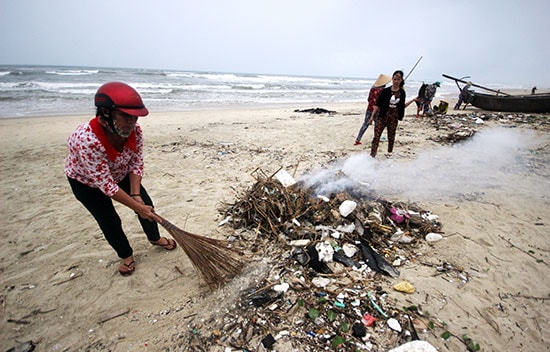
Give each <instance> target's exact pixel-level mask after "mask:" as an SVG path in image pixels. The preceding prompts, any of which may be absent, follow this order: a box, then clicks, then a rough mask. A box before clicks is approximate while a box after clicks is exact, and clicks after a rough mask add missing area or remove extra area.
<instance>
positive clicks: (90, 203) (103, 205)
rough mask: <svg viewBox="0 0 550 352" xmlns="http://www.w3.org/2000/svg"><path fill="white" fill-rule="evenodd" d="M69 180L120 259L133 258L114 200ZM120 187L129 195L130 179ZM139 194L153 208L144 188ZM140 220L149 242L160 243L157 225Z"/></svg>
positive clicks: (126, 178)
mask: <svg viewBox="0 0 550 352" xmlns="http://www.w3.org/2000/svg"><path fill="white" fill-rule="evenodd" d="M67 178H68V180H69V184H70V185H71V189H72V190H73V193H74V195H75V197H76V199H78V200H79V201H80V202H81V203H82V204H83V205H84V206H85V207H86V209H88V211H89V212H90V214H92V216H93V217H94V219H95V220H96V221H97V223H98V225H99V228H100V229H101V231H102V232H103V235H104V236H105V239H106V240H107V242H109V244H110V245H111V247H113V249H114V250H115V251H116V253H117V255H118V256H119V258H128V257H129V256H131V255H132V254H133V250H132V247H131V246H130V243H129V242H128V238H127V237H126V234H125V233H124V230H122V221H121V220H120V217H119V216H118V214H117V212H116V210H115V207H114V205H113V201H112V199H111V198H109V197H107V196H106V195H105V194H104V193H103V192H101V191H100V190H99V189H97V188H91V187H88V186H86V185H85V184H83V183H81V182H78V181H77V180H75V179H72V178H70V177H67ZM118 186H119V187H120V188H122V189H123V190H124V191H125V192H126V193H128V194H129V193H130V178H129V177H128V176H126V177H125V178H124V179H123V180H122V181H120V183H119V184H118ZM139 192H140V194H141V199H143V201H144V202H145V204H146V205H150V206H153V201H152V200H151V197H149V195H148V194H147V191H146V190H145V188H144V187H143V186H140V190H139ZM138 219H139V222H140V223H141V227H142V228H143V231H144V232H145V234H146V235H147V238H148V239H149V241H158V240H159V239H160V234H159V229H158V225H157V223H156V222H154V221H149V220H147V219H143V218H141V217H140V216H138Z"/></svg>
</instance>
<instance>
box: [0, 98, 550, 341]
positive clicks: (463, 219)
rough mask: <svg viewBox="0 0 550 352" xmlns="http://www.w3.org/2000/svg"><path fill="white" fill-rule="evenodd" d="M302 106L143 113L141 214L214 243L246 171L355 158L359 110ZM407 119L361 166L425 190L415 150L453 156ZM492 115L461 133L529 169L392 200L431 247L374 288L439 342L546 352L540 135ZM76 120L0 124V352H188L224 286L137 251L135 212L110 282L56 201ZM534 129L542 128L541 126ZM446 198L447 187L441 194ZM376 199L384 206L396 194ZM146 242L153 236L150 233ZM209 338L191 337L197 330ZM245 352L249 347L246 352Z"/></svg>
mask: <svg viewBox="0 0 550 352" xmlns="http://www.w3.org/2000/svg"><path fill="white" fill-rule="evenodd" d="M452 104H453V102H451V106H452ZM314 107H316V106H292V107H261V106H259V107H257V108H241V109H210V110H196V111H187V112H177V113H156V112H155V111H151V114H150V116H148V117H145V118H140V120H139V123H140V125H141V126H142V128H143V130H144V135H145V177H144V179H143V184H144V186H145V187H146V188H147V190H148V192H149V194H150V195H151V197H152V198H153V201H154V203H155V208H156V210H157V212H158V213H159V214H161V215H162V216H164V217H165V218H167V219H169V220H170V221H171V222H173V223H175V224H178V225H179V226H180V227H182V228H185V229H186V230H188V231H189V232H192V233H198V234H202V235H206V236H210V237H214V238H220V239H221V238H225V237H226V236H228V235H230V234H231V233H232V230H231V229H230V228H227V227H223V226H218V224H219V222H220V221H221V220H223V217H222V215H221V214H220V212H219V209H220V206H221V204H222V203H224V202H226V203H232V202H234V201H235V197H236V196H237V195H238V194H239V192H241V191H242V190H244V189H246V188H248V187H250V186H251V185H252V184H253V183H254V182H255V180H254V178H253V177H252V176H251V173H253V172H254V171H255V170H256V169H258V168H260V169H261V170H263V171H265V172H266V173H267V174H272V173H274V172H275V171H277V170H278V169H279V168H281V167H283V168H285V169H286V170H288V171H289V172H291V173H295V177H296V178H299V177H300V176H301V175H307V174H312V173H316V172H317V171H319V170H323V169H328V168H334V167H337V166H335V165H338V164H339V163H340V162H345V161H346V160H348V159H350V158H352V157H354V158H358V159H359V160H363V159H361V158H365V159H366V158H367V156H366V155H368V153H369V151H370V140H371V139H372V134H373V128H372V127H370V128H369V129H368V130H367V132H366V134H365V136H364V137H363V145H362V146H354V145H353V141H354V139H355V136H356V134H357V131H358V130H359V127H360V125H361V123H362V121H363V115H364V108H365V107H364V104H362V103H360V104H337V105H325V106H320V107H322V108H325V109H328V110H333V111H336V113H335V114H309V113H302V112H295V111H294V110H295V109H306V108H314ZM414 110H415V108H414V104H413V105H412V106H411V107H409V109H408V110H407V114H406V117H405V119H404V121H402V122H401V123H400V125H399V128H398V131H397V137H396V145H395V150H394V155H393V157H392V158H391V159H388V158H386V157H385V156H384V153H385V151H386V150H385V149H386V145H387V144H386V143H381V144H380V150H379V155H378V156H377V159H376V160H374V161H369V162H373V163H375V164H372V165H374V166H376V167H381V168H386V167H388V168H389V167H391V168H393V169H394V170H397V171H396V176H395V177H396V178H398V176H399V175H402V176H403V177H404V176H407V177H406V179H407V180H409V181H411V180H412V181H414V182H413V184H417V185H419V187H420V186H422V187H423V188H426V189H428V191H429V188H430V187H429V186H430V184H432V185H434V186H435V184H436V183H437V182H438V181H437V180H430V179H428V178H427V177H419V178H414V177H415V173H414V172H413V169H412V168H411V167H410V165H411V164H409V163H411V162H413V163H414V162H417V161H418V162H420V161H422V160H425V158H426V155H429V156H430V160H434V159H435V160H443V159H441V158H444V157H442V156H441V154H430V153H446V152H447V151H448V150H452V149H453V148H454V147H453V144H442V143H439V142H438V140H440V139H441V137H445V136H448V135H449V133H450V132H452V129H451V128H449V127H448V125H445V124H438V123H434V121H433V120H432V119H428V118H426V119H415V118H414ZM473 112H477V113H478V114H480V112H479V111H478V110H475V109H473V108H468V109H466V110H461V111H459V112H454V111H452V110H451V111H449V113H450V114H459V115H460V116H459V117H457V118H455V120H454V121H452V122H451V123H450V124H451V125H455V126H456V125H457V124H459V123H461V122H462V123H463V122H464V120H466V119H468V118H471V117H468V115H469V114H472V113H473ZM488 114H491V113H488ZM478 116H479V115H478ZM506 116H507V115H506V114H504V117H505V118H503V119H500V120H498V121H497V120H495V119H492V120H490V121H487V122H485V123H483V124H479V125H478V127H477V129H478V130H479V131H489V130H491V129H494V128H498V129H499V130H498V131H501V129H504V130H505V132H502V133H504V135H503V137H498V136H497V137H495V140H502V138H505V139H506V137H507V136H512V137H513V138H516V136H518V135H520V136H524V135H526V140H527V141H528V144H527V145H526V148H524V149H522V150H523V151H522V152H521V153H523V154H521V157H526V158H527V160H528V161H529V162H528V163H527V164H526V166H522V167H519V166H518V167H517V169H516V167H515V166H514V164H512V163H507V165H509V168H507V169H506V170H505V171H506V172H507V173H506V176H502V177H501V176H498V180H496V181H495V182H494V185H493V186H491V185H482V186H481V190H480V189H474V190H473V191H472V190H468V191H465V192H457V193H458V194H460V196H454V197H444V196H438V197H433V199H430V198H429V197H421V198H416V196H415V194H414V192H413V193H403V196H405V197H406V199H402V200H407V201H413V202H418V203H419V204H421V206H422V207H423V208H426V209H429V210H430V211H432V212H433V213H434V214H437V216H439V219H440V221H441V223H442V224H443V232H444V233H443V236H444V239H443V240H441V241H439V242H436V243H433V244H426V243H424V244H423V245H422V247H421V249H420V250H421V252H422V256H421V257H420V258H419V259H418V260H416V261H411V262H408V263H407V264H405V265H403V266H402V267H401V268H400V270H401V276H400V278H399V279H388V281H387V282H388V287H387V288H386V290H387V292H388V294H389V295H390V296H392V297H393V299H395V300H397V301H402V303H403V306H405V305H418V306H422V310H423V311H424V312H425V313H429V315H430V317H431V318H432V319H434V320H435V321H436V322H438V324H439V325H440V326H445V327H446V329H448V331H450V332H452V334H453V335H455V336H458V337H461V336H463V335H467V336H468V337H470V338H472V339H473V340H474V341H475V342H476V343H478V344H479V345H480V347H481V350H482V351H533V352H534V351H547V350H549V349H550V342H549V336H548V331H550V323H549V316H550V309H549V307H548V300H549V299H550V292H549V288H550V275H549V267H548V264H549V263H550V246H549V245H548V240H550V226H549V223H548V221H549V220H548V215H549V214H550V199H549V198H548V197H550V184H549V181H550V179H549V175H550V173H549V170H548V165H549V159H548V158H549V156H550V154H549V153H550V137H549V135H548V130H549V125H548V123H547V122H546V123H538V124H535V125H533V124H528V123H518V121H517V120H515V119H513V118H507V117H506ZM90 118H91V116H90V115H87V116H60V117H34V118H19V119H0V134H1V139H0V140H1V142H0V145H1V150H0V160H1V176H2V177H1V178H0V185H1V186H0V192H1V199H0V211H1V217H2V227H3V229H4V230H3V231H4V235H3V238H4V242H3V245H2V247H1V249H0V251H1V256H0V257H1V266H0V277H1V282H2V294H1V296H0V301H1V310H0V317H1V319H0V347H1V349H2V350H3V351H6V350H8V349H10V348H12V347H15V346H17V345H18V344H19V343H22V342H25V341H33V343H35V344H36V346H37V347H36V350H37V351H186V350H189V349H187V348H186V345H185V341H186V340H185V338H184V336H187V335H188V334H190V330H191V328H190V327H191V326H197V324H199V325H200V322H201V321H207V320H208V319H207V318H208V315H209V314H215V312H216V311H217V310H218V309H219V308H220V307H221V306H226V305H230V304H231V300H232V299H233V298H234V295H237V294H238V292H236V290H238V289H237V287H238V286H237V287H235V286H231V287H232V289H233V290H234V291H233V292H229V291H228V288H226V289H225V290H220V291H215V292H208V291H207V290H206V288H205V286H204V284H203V283H202V282H201V280H200V279H199V277H198V276H197V274H196V272H195V269H194V268H193V266H192V265H191V263H190V261H189V259H188V258H187V257H186V256H185V253H184V252H183V251H182V250H181V249H178V250H177V251H172V252H166V251H163V250H161V249H160V248H158V247H152V246H151V245H150V244H149V242H148V241H147V239H146V237H145V235H144V234H143V233H142V231H141V229H140V227H139V223H138V222H137V220H136V218H135V215H134V214H133V213H132V212H131V211H130V210H129V209H127V208H125V207H123V206H120V205H117V209H119V213H120V215H121V217H122V220H123V225H124V228H125V230H126V233H127V235H128V237H129V239H130V243H131V244H132V246H133V248H134V255H135V258H136V262H137V265H136V272H135V273H134V274H133V275H132V276H130V277H122V276H120V275H119V274H118V272H117V267H118V263H119V259H118V258H117V257H116V254H115V252H114V251H113V250H112V249H111V247H110V246H109V245H108V244H107V242H106V241H105V240H104V238H103V235H102V234H101V232H100V230H99V229H98V227H97V225H96V223H95V221H94V220H93V218H92V217H91V216H90V215H89V214H88V213H87V212H86V210H85V209H84V207H83V206H82V205H81V204H80V203H79V202H78V201H77V200H76V199H75V198H74V196H73V195H72V193H71V191H70V188H69V185H68V183H67V180H66V178H65V176H64V174H63V165H64V160H65V156H66V140H67V137H68V136H69V134H70V133H71V132H72V130H73V129H74V128H75V127H76V126H77V125H78V124H79V123H82V122H85V121H87V120H89V119H90ZM461 119H462V120H461ZM547 120H548V116H546V117H545V118H544V119H543V121H547ZM499 133H500V132H499ZM507 133H512V134H507ZM516 133H517V135H516ZM467 153H468V151H466V154H467ZM443 155H446V154H443ZM498 157H499V154H498V153H497V154H494V155H492V156H491V158H492V159H491V162H495V163H497V162H498V161H499V160H498ZM369 158H370V157H369ZM437 158H440V159H437ZM455 161H456V163H454V164H453V165H456V169H455V170H452V169H451V170H450V171H448V172H447V173H446V174H448V175H452V174H454V173H459V170H458V169H459V168H462V169H467V167H470V166H473V165H472V163H469V164H466V163H465V164H464V165H463V166H462V165H461V163H459V162H458V160H455ZM485 161H487V160H485ZM475 162H476V163H479V165H478V166H476V167H474V168H472V170H474V171H472V172H470V173H469V175H470V177H469V178H471V179H476V178H477V176H476V171H475V170H476V169H478V170H480V169H483V168H485V166H484V165H483V163H484V161H483V160H476V161H475ZM359 164H360V163H359ZM369 165H371V164H369ZM414 165H418V164H414ZM499 165H501V164H499ZM474 166H475V165H474ZM348 168H349V164H348ZM353 168H354V169H360V166H356V167H355V166H354V167H353ZM435 170H437V164H436V166H435V168H434V173H435ZM495 172H496V170H495ZM358 175H359V176H358V177H364V176H363V175H361V174H358ZM439 178H440V179H442V178H443V176H440V177H439ZM464 183H466V181H464ZM383 186H384V187H382V189H384V188H385V187H386V185H385V184H383ZM457 187H460V183H459V184H457V185H455V186H453V187H452V190H453V191H457ZM409 188H411V187H409ZM412 188H414V187H412ZM440 192H442V193H445V190H444V189H443V190H441V189H440ZM428 193H429V192H428ZM447 193H451V192H447ZM385 196H387V197H388V198H390V199H397V200H400V195H399V194H390V195H385ZM419 197H420V196H419ZM161 231H162V230H161ZM162 235H164V236H169V235H168V234H167V233H166V232H165V231H163V232H162ZM423 263H424V264H423ZM426 263H451V264H452V265H453V266H455V267H460V268H462V271H463V272H466V273H467V274H468V280H467V282H465V283H461V282H460V279H458V280H456V278H452V277H449V276H445V275H438V274H437V272H436V271H435V269H434V267H431V266H429V265H426ZM250 275H253V274H250ZM247 279H248V280H249V281H254V279H255V278H254V277H248V278H247ZM401 280H407V281H408V282H410V283H411V284H412V285H413V286H414V287H415V293H414V294H411V295H406V296H405V295H403V294H402V293H400V292H396V291H394V290H392V289H391V285H392V284H395V283H397V282H399V281H401ZM201 319H202V320H201ZM215 328H218V327H209V326H202V329H203V330H206V331H208V330H209V329H215ZM441 331H443V329H437V330H435V331H430V330H428V331H425V332H422V333H420V338H421V339H422V340H426V341H428V342H430V343H431V344H432V345H433V346H434V347H436V348H437V350H438V351H453V352H454V351H467V349H466V346H465V345H464V344H463V343H462V342H461V341H460V340H459V338H456V337H451V338H450V339H448V340H444V339H442V338H441V336H440V332H441ZM272 333H273V334H276V333H277V331H272ZM222 334H223V331H222ZM283 340H284V341H283ZM291 342H292V338H291V337H290V336H289V337H287V338H286V339H285V338H283V339H282V340H281V341H278V342H277V343H276V344H275V345H274V349H275V350H278V351H285V350H289V351H290V350H294V351H300V350H301V349H300V346H299V345H296V346H294V349H292V348H291V347H290V346H291ZM391 347H396V346H391ZM224 348H229V349H226V350H225V351H230V350H233V351H237V350H238V349H231V346H228V345H227V346H220V347H219V349H216V350H219V351H223V350H224ZM250 349H251V350H254V351H262V350H265V348H263V347H261V346H258V345H254V346H250Z"/></svg>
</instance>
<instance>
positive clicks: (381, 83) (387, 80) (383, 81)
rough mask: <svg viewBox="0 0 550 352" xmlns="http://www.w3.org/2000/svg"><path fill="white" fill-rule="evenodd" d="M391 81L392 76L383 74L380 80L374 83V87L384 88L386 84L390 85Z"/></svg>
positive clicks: (379, 77)
mask: <svg viewBox="0 0 550 352" xmlns="http://www.w3.org/2000/svg"><path fill="white" fill-rule="evenodd" d="M390 81H391V77H390V76H387V75H385V74H383V73H381V74H380V76H378V79H377V80H376V82H374V84H373V86H374V87H383V86H385V85H386V84H388V83H390Z"/></svg>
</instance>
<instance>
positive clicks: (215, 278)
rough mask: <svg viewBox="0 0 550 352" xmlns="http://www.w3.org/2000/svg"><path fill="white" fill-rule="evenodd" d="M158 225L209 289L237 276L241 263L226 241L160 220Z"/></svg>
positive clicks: (237, 254)
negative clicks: (177, 246)
mask: <svg viewBox="0 0 550 352" xmlns="http://www.w3.org/2000/svg"><path fill="white" fill-rule="evenodd" d="M161 219H162V221H161V222H159V224H160V225H161V226H162V227H164V229H166V231H167V232H168V233H169V234H170V235H171V236H172V237H173V238H174V240H175V241H176V242H177V243H178V244H179V245H180V247H181V248H183V251H184V252H185V254H186V255H187V256H188V257H189V259H190V260H191V263H192V264H193V266H194V267H195V269H196V270H197V271H198V272H199V274H200V276H201V277H202V278H203V280H204V281H205V282H206V284H207V285H208V286H210V287H214V286H218V285H220V284H224V283H226V282H227V281H229V280H231V279H232V278H233V277H235V276H236V275H237V274H239V273H240V272H241V270H242V267H243V261H242V259H241V257H240V255H239V253H238V252H237V251H236V250H234V249H232V248H230V247H228V243H227V241H223V240H217V239H213V238H209V237H205V236H201V235H195V234H192V233H189V232H187V231H185V230H182V229H180V228H178V227H177V226H176V225H174V224H172V223H170V222H169V221H168V220H166V219H164V218H162V217H161Z"/></svg>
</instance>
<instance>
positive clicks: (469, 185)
mask: <svg viewBox="0 0 550 352" xmlns="http://www.w3.org/2000/svg"><path fill="white" fill-rule="evenodd" d="M541 143H542V144H543V145H546V146H547V145H548V143H549V142H548V137H546V136H537V134H536V133H535V132H534V131H532V130H520V129H510V128H502V127H499V128H492V129H486V130H483V131H481V132H478V133H477V134H476V135H475V136H474V137H473V138H471V139H470V140H468V141H465V142H463V143H458V144H455V145H452V146H442V147H440V148H437V149H435V150H429V151H426V152H424V153H420V154H419V155H418V158H416V159H399V158H396V159H385V158H384V157H381V158H380V159H374V158H371V157H370V155H369V154H368V153H361V154H356V155H353V156H351V157H349V158H348V159H346V160H344V161H342V162H341V163H339V164H337V165H334V166H333V168H332V169H325V170H321V171H318V172H316V173H314V174H309V175H305V176H304V177H303V178H302V180H303V181H305V182H306V185H308V186H312V185H314V186H315V187H316V191H317V193H318V194H330V193H332V192H337V191H341V190H344V189H347V190H350V189H358V188H363V189H368V190H369V191H371V192H374V193H376V194H377V195H380V196H383V197H398V198H399V199H401V200H406V199H413V200H418V201H420V200H433V199H450V198H457V197H468V196H469V195H475V194H481V193H484V192H486V191H487V190H490V189H494V190H505V191H513V186H514V183H515V182H538V183H539V188H540V189H539V190H538V191H535V193H537V194H538V195H539V196H545V197H546V198H547V199H548V197H549V196H550V195H549V193H550V191H549V190H550V187H549V185H550V181H549V179H548V177H547V176H548V173H547V170H546V169H545V168H547V165H548V162H547V160H546V159H547V154H548V150H547V148H546V151H545V153H546V155H543V157H544V160H543V162H542V165H539V166H541V167H543V170H540V172H541V173H542V176H541V175H540V173H539V174H538V175H537V174H533V173H532V169H533V167H535V166H536V165H533V164H532V163H531V158H532V157H533V151H532V149H531V148H535V147H537V145H541ZM544 143H545V144H544ZM396 152H398V150H397V151H396ZM518 176H521V177H518ZM527 177H529V180H527ZM540 186H542V187H540ZM541 192H542V193H541Z"/></svg>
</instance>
